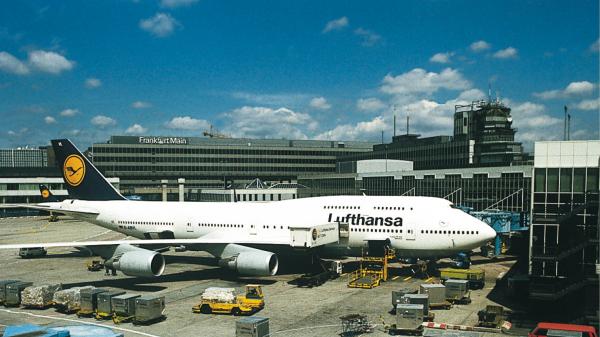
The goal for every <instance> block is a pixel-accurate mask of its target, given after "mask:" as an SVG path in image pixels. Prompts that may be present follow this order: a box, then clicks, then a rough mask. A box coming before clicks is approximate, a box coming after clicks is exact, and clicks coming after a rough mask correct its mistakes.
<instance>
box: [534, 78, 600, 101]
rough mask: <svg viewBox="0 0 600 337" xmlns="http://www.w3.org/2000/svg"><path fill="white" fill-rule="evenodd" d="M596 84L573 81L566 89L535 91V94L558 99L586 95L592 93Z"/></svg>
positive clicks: (540, 96)
mask: <svg viewBox="0 0 600 337" xmlns="http://www.w3.org/2000/svg"><path fill="white" fill-rule="evenodd" d="M595 88H596V85H595V84H594V83H591V82H588V81H579V82H571V83H569V85H567V87H566V88H565V89H555V90H547V91H542V92H535V93H533V96H535V97H537V98H541V99H556V98H566V97H573V96H584V95H589V94H591V93H592V92H593V91H594V89H595Z"/></svg>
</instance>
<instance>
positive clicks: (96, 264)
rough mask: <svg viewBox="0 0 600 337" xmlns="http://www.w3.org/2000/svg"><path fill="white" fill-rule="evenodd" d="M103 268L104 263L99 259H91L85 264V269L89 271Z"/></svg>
mask: <svg viewBox="0 0 600 337" xmlns="http://www.w3.org/2000/svg"><path fill="white" fill-rule="evenodd" d="M103 268H104V263H102V261H100V260H92V261H90V262H88V264H87V270H89V271H100V270H102V269H103Z"/></svg>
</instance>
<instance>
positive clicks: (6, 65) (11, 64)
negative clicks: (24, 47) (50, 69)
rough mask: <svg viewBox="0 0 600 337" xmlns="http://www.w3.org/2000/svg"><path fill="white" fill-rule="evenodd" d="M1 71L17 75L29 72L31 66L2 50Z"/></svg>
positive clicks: (0, 55)
mask: <svg viewBox="0 0 600 337" xmlns="http://www.w3.org/2000/svg"><path fill="white" fill-rule="evenodd" d="M0 71H4V72H7V73H11V74H16V75H27V74H29V68H28V67H27V65H26V64H25V63H23V62H22V61H20V60H19V59H17V58H16V57H14V56H12V55H11V54H9V53H7V52H3V51H0Z"/></svg>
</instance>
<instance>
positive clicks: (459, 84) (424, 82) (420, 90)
mask: <svg viewBox="0 0 600 337" xmlns="http://www.w3.org/2000/svg"><path fill="white" fill-rule="evenodd" d="M470 86H471V83H470V82H469V81H468V80H466V79H465V78H464V77H463V75H462V74H461V73H460V72H459V71H458V70H454V69H452V68H446V69H444V70H442V71H441V72H440V73H435V72H426V71H425V70H423V69H421V68H415V69H413V70H411V71H409V72H406V73H404V74H400V75H398V76H392V75H390V74H388V75H386V76H385V77H384V79H383V84H382V85H381V88H380V90H381V91H382V92H384V93H386V94H392V95H399V94H432V93H434V92H436V91H438V90H440V89H448V90H462V89H467V88H469V87H470Z"/></svg>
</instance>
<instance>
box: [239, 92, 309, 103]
mask: <svg viewBox="0 0 600 337" xmlns="http://www.w3.org/2000/svg"><path fill="white" fill-rule="evenodd" d="M231 96H232V97H233V98H235V99H239V100H242V101H243V102H245V103H251V104H257V105H269V106H300V105H304V104H306V101H307V100H308V99H309V98H310V96H309V95H307V94H302V93H280V94H256V93H249V92H242V91H238V92H234V93H232V94H231Z"/></svg>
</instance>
